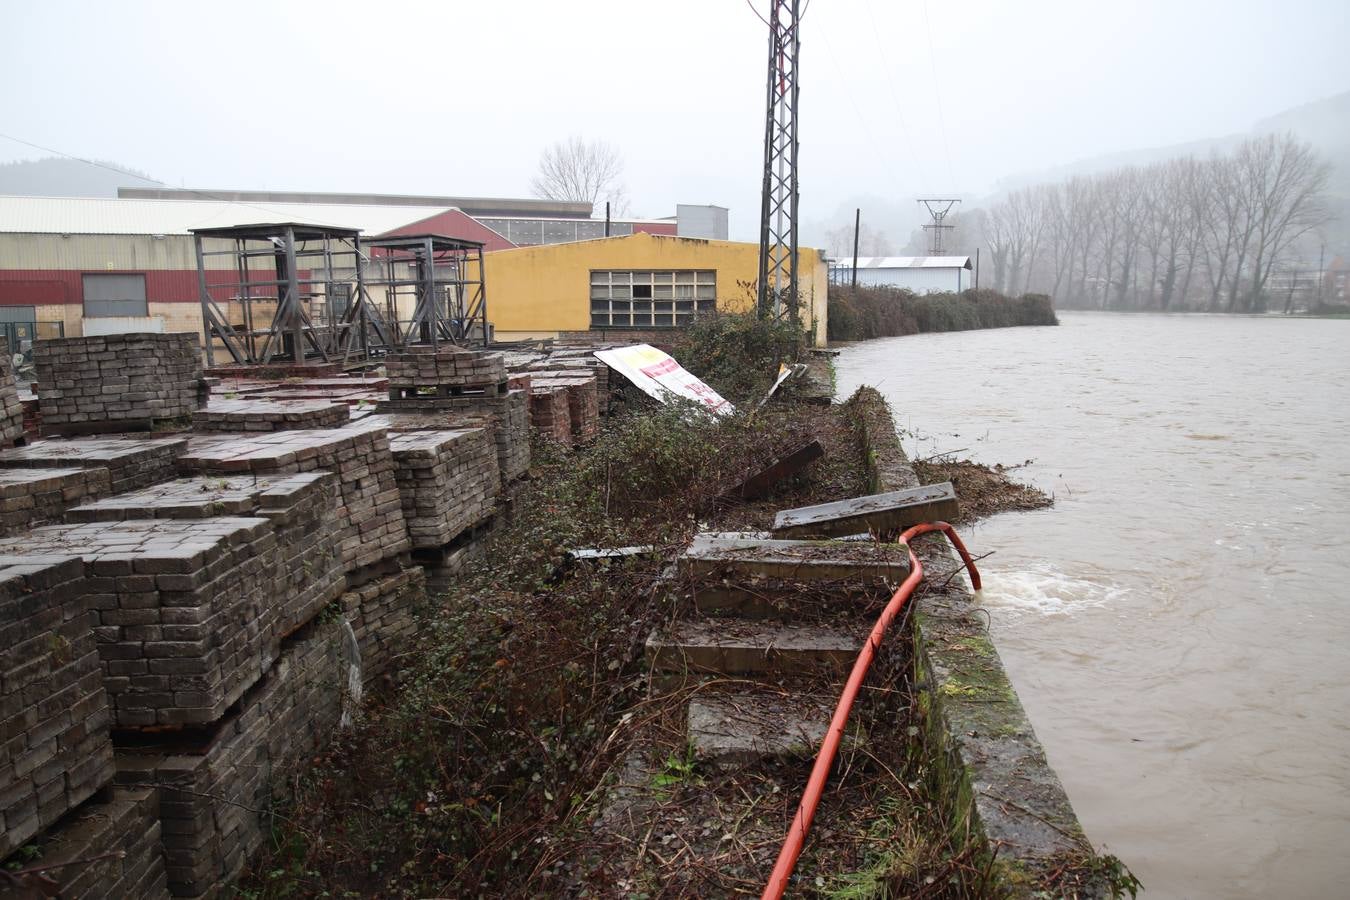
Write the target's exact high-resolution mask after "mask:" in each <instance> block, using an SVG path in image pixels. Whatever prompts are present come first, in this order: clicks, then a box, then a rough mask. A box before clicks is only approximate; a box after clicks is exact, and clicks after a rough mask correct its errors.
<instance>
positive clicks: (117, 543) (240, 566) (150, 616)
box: [0, 518, 278, 728]
mask: <svg viewBox="0 0 1350 900" xmlns="http://www.w3.org/2000/svg"><path fill="white" fill-rule="evenodd" d="M58 553H67V554H74V555H77V556H78V557H80V558H81V559H83V560H84V563H85V571H86V573H87V574H88V575H89V577H90V580H91V582H92V583H91V584H90V585H89V591H90V593H89V596H88V601H89V605H90V606H91V607H92V608H93V609H94V622H93V633H94V636H95V638H96V640H97V642H98V653H99V658H100V661H101V665H102V672H103V686H104V688H105V689H106V690H107V692H108V696H109V699H110V701H111V710H112V723H113V726H114V727H115V728H140V727H145V726H164V725H173V726H183V725H189V724H202V723H206V722H211V721H214V720H215V719H217V718H219V717H220V716H221V714H223V713H224V711H225V710H226V708H228V707H229V705H230V704H231V703H233V702H234V701H235V700H237V699H239V697H240V695H242V693H243V692H244V690H246V689H247V688H248V686H249V685H250V684H252V683H253V682H254V681H256V680H257V679H258V677H259V675H260V674H261V673H262V671H263V670H264V669H266V667H267V666H268V665H270V664H271V661H272V659H273V658H274V657H275V655H276V646H277V640H278V638H277V635H276V633H275V630H274V626H275V621H276V617H275V610H276V602H275V598H274V596H273V592H274V590H275V587H276V576H275V568H276V566H277V563H278V559H277V540H276V535H275V533H274V531H273V530H272V528H271V527H270V526H269V523H268V522H267V520H266V519H261V518H224V519H208V520H204V521H200V520H199V521H173V520H151V521H131V522H115V523H103V522H100V523H96V524H84V525H47V526H44V527H42V528H37V529H34V530H33V531H31V532H29V533H28V534H27V535H25V536H23V537H22V538H6V539H4V540H0V557H3V558H5V559H8V560H11V561H16V562H18V561H22V560H24V559H25V558H31V557H43V556H51V555H53V554H58Z"/></svg>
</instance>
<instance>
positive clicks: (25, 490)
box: [0, 467, 108, 537]
mask: <svg viewBox="0 0 1350 900" xmlns="http://www.w3.org/2000/svg"><path fill="white" fill-rule="evenodd" d="M106 493H108V470H107V469H104V468H101V467H100V468H95V469H0V537H7V536H9V535H12V534H19V533H21V532H24V531H27V530H28V529H30V528H33V527H35V526H38V525H45V524H47V523H48V522H60V521H61V519H62V517H63V516H64V515H65V513H66V510H67V509H69V508H70V507H72V506H75V505H77V504H79V503H82V502H84V501H85V500H87V499H89V498H91V497H98V496H101V495H103V494H106Z"/></svg>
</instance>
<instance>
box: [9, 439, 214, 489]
mask: <svg viewBox="0 0 1350 900" xmlns="http://www.w3.org/2000/svg"><path fill="white" fill-rule="evenodd" d="M187 446H188V441H187V438H149V437H146V438H125V437H119V438H114V437H95V438H80V439H78V440H70V441H34V442H33V443H31V444H29V445H27V446H25V447H13V448H11V449H8V450H0V469H38V468H41V469H73V468H82V469H106V470H107V472H108V491H109V492H111V493H121V492H122V491H134V490H136V489H138V488H143V487H146V486H148V485H151V484H155V483H156V482H159V481H166V480H168V479H170V478H172V477H173V476H174V474H175V472H176V468H175V464H176V462H177V460H178V456H179V454H181V453H182V452H183V451H184V450H185V449H186V448H187Z"/></svg>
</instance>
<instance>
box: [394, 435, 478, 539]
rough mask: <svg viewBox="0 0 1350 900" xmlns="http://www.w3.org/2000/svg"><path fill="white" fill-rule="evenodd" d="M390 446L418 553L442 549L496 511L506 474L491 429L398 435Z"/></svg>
mask: <svg viewBox="0 0 1350 900" xmlns="http://www.w3.org/2000/svg"><path fill="white" fill-rule="evenodd" d="M389 446H390V450H391V451H392V452H393V455H394V467H395V468H394V471H395V475H396V477H397V480H398V489H399V495H400V497H401V498H402V502H403V519H404V521H405V522H406V523H407V525H408V535H409V537H410V539H411V541H412V547H413V550H414V551H418V550H424V549H431V548H438V547H443V546H445V545H446V544H449V543H450V542H451V541H453V540H454V539H455V538H456V537H458V536H459V535H460V533H461V532H463V531H464V530H465V529H467V528H470V527H472V526H473V525H476V524H478V523H479V522H481V521H482V520H483V519H485V518H487V517H488V516H490V515H492V514H493V512H494V511H495V510H496V499H497V492H498V490H499V488H500V485H501V476H500V474H499V473H498V471H497V454H496V448H495V446H494V445H493V443H492V440H491V437H490V435H489V433H488V431H487V430H486V429H483V428H463V429H457V430H442V431H400V432H393V433H391V434H390V436H389Z"/></svg>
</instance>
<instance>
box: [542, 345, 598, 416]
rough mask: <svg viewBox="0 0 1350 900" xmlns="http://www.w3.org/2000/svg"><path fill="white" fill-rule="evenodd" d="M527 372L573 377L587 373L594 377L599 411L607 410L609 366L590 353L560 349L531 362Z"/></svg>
mask: <svg viewBox="0 0 1350 900" xmlns="http://www.w3.org/2000/svg"><path fill="white" fill-rule="evenodd" d="M529 372H530V374H533V375H535V376H536V377H540V378H548V377H554V376H562V377H569V378H575V377H584V376H587V375H589V376H592V377H594V378H595V389H596V397H597V399H598V402H599V409H600V413H601V414H602V415H603V414H604V413H606V412H608V409H609V381H610V378H609V366H607V365H605V364H604V363H602V362H601V361H600V360H598V359H596V358H595V357H594V356H592V355H591V354H590V353H585V354H584V355H583V354H573V353H571V352H570V351H560V352H558V353H555V354H553V355H552V356H550V357H549V358H548V359H547V360H543V361H540V362H535V363H531V364H530V367H529Z"/></svg>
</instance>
